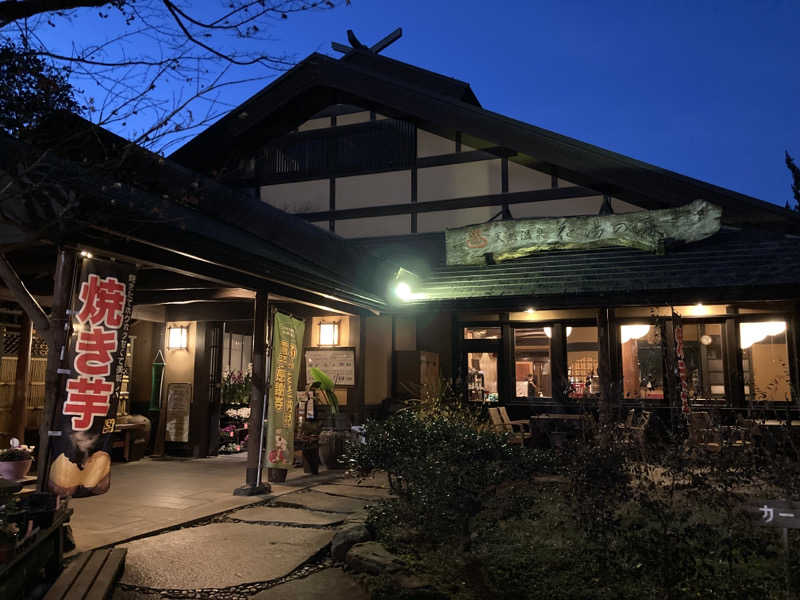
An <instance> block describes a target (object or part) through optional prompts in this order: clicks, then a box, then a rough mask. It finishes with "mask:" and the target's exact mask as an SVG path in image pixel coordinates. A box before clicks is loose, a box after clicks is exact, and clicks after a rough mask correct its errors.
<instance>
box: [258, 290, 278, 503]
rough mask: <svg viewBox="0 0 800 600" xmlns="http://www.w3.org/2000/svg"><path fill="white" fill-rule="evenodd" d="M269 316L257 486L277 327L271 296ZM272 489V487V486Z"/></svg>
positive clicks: (268, 309)
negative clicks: (274, 330)
mask: <svg viewBox="0 0 800 600" xmlns="http://www.w3.org/2000/svg"><path fill="white" fill-rule="evenodd" d="M267 314H268V315H269V323H268V325H267V335H268V336H269V337H268V338H267V342H266V344H267V364H266V381H265V383H264V398H263V400H262V402H261V428H260V430H259V434H260V435H259V436H258V479H257V482H256V485H257V486H261V485H262V478H263V476H264V415H266V414H267V402H268V401H269V388H270V385H272V329H273V327H275V309H274V308H273V309H272V310H270V307H269V296H267ZM270 487H271V486H270Z"/></svg>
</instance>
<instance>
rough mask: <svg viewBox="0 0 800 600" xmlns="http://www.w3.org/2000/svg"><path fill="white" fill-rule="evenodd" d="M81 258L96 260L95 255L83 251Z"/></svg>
mask: <svg viewBox="0 0 800 600" xmlns="http://www.w3.org/2000/svg"><path fill="white" fill-rule="evenodd" d="M81 256H82V257H83V258H94V255H93V254H92V253H91V252H89V251H87V250H81Z"/></svg>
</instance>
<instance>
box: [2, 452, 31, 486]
mask: <svg viewBox="0 0 800 600" xmlns="http://www.w3.org/2000/svg"><path fill="white" fill-rule="evenodd" d="M32 462H33V454H31V452H30V450H29V449H28V448H27V447H25V446H19V447H17V448H8V449H6V450H0V477H2V478H3V479H9V480H11V481H19V480H20V479H23V478H24V477H25V476H26V475H27V474H28V471H29V470H30V468H31V463H32Z"/></svg>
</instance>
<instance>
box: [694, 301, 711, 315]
mask: <svg viewBox="0 0 800 600" xmlns="http://www.w3.org/2000/svg"><path fill="white" fill-rule="evenodd" d="M689 312H690V313H691V314H692V316H694V317H702V316H703V315H707V314H708V313H709V312H711V311H710V310H709V309H708V307H707V306H703V303H702V302H698V303H697V304H695V305H694V306H692V307H691V308H690V309H689Z"/></svg>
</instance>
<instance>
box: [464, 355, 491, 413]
mask: <svg viewBox="0 0 800 600" xmlns="http://www.w3.org/2000/svg"><path fill="white" fill-rule="evenodd" d="M467 399H469V400H470V401H472V402H497V400H498V398H497V354H490V353H488V352H469V353H467Z"/></svg>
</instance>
